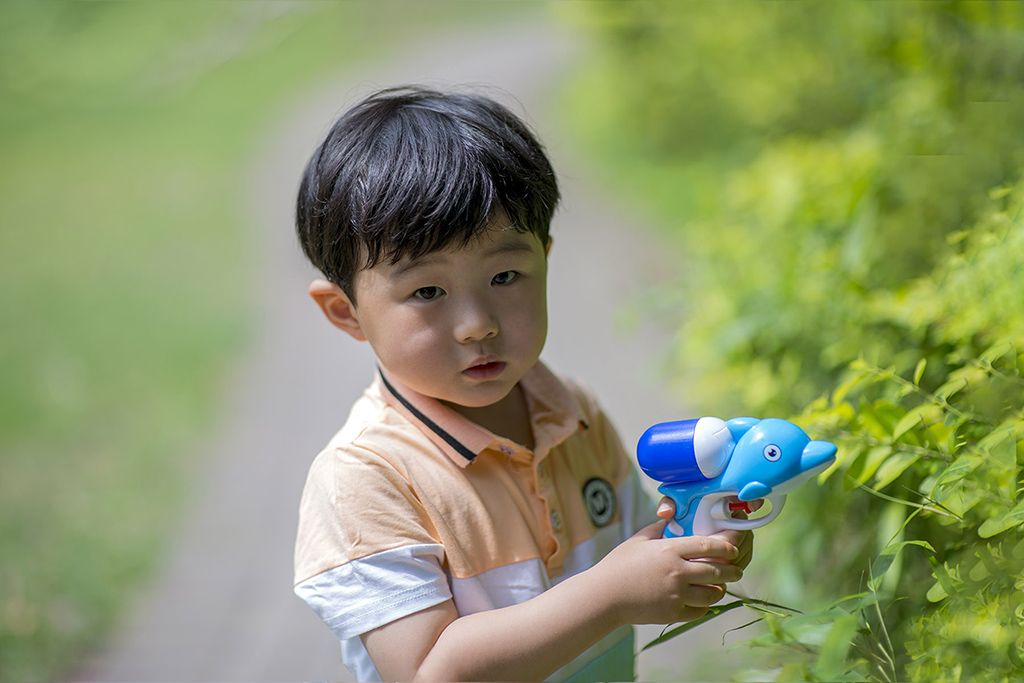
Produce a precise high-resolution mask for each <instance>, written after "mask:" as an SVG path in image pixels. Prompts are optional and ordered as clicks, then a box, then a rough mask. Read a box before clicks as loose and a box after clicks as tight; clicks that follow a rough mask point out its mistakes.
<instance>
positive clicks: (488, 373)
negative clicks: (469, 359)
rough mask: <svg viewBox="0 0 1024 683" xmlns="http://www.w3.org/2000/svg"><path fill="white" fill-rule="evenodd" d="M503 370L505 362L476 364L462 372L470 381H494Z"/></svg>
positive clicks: (496, 361)
mask: <svg viewBox="0 0 1024 683" xmlns="http://www.w3.org/2000/svg"><path fill="white" fill-rule="evenodd" d="M504 370H505V362H504V361H500V360H495V361H489V362H487V363H478V364H476V365H474V366H472V367H469V368H466V369H465V370H463V371H462V374H463V375H466V376H467V377H469V378H470V379H475V380H488V379H494V378H496V377H497V376H498V375H500V374H501V373H502V372H503V371H504Z"/></svg>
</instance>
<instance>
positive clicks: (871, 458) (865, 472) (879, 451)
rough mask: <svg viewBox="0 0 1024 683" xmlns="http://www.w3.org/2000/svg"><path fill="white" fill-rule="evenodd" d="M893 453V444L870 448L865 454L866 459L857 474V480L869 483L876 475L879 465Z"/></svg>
mask: <svg viewBox="0 0 1024 683" xmlns="http://www.w3.org/2000/svg"><path fill="white" fill-rule="evenodd" d="M890 455H892V447H891V446H875V447H874V448H871V449H869V450H868V452H867V453H866V454H865V455H864V461H863V465H862V469H861V471H860V474H859V475H858V476H857V481H859V482H860V483H862V484H866V483H868V480H870V479H871V477H873V476H874V475H875V472H877V471H878V468H879V466H881V464H882V463H883V462H885V461H886V459H888V457H889V456H890Z"/></svg>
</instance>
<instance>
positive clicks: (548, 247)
mask: <svg viewBox="0 0 1024 683" xmlns="http://www.w3.org/2000/svg"><path fill="white" fill-rule="evenodd" d="M552 241H553V240H552V239H551V236H550V235H549V236H548V243H547V244H545V245H544V255H545V256H548V255H550V254H551V243H552Z"/></svg>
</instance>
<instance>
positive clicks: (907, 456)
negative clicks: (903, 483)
mask: <svg viewBox="0 0 1024 683" xmlns="http://www.w3.org/2000/svg"><path fill="white" fill-rule="evenodd" d="M920 459H921V454H920V453H907V452H905V451H901V452H894V453H893V454H892V455H891V456H890V457H888V458H886V460H885V462H883V463H882V464H881V466H880V467H879V468H878V472H877V473H876V474H875V488H878V489H883V488H885V487H886V486H888V485H889V484H891V483H892V482H894V481H896V479H898V478H899V476H900V475H901V474H903V473H904V472H906V471H907V468H908V467H910V466H911V465H913V464H914V463H915V462H917V461H918V460H920Z"/></svg>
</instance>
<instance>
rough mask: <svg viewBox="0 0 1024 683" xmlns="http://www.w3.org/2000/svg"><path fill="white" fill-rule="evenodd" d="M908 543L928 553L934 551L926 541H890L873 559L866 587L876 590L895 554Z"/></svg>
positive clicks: (894, 558)
mask: <svg viewBox="0 0 1024 683" xmlns="http://www.w3.org/2000/svg"><path fill="white" fill-rule="evenodd" d="M908 545H916V546H918V547H920V548H924V549H925V550H927V551H928V552H930V553H934V552H935V548H933V547H932V545H931V544H930V543H928V541H916V540H915V541H901V542H899V543H890V544H889V545H887V546H886V547H885V548H883V549H882V552H881V553H879V554H878V557H876V558H875V561H874V562H873V563H872V564H871V579H870V580H869V581H868V588H870V589H871V590H873V591H876V590H878V587H879V586H880V585H882V578H883V577H884V576H885V573H886V572H887V571H889V568H890V567H891V566H892V563H893V562H894V561H895V560H896V556H897V555H899V553H900V551H901V550H903V549H904V548H906V547H907V546H908Z"/></svg>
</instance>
